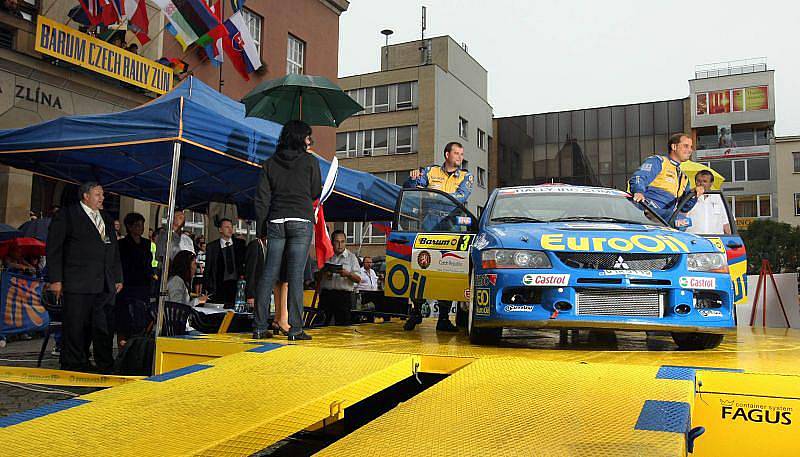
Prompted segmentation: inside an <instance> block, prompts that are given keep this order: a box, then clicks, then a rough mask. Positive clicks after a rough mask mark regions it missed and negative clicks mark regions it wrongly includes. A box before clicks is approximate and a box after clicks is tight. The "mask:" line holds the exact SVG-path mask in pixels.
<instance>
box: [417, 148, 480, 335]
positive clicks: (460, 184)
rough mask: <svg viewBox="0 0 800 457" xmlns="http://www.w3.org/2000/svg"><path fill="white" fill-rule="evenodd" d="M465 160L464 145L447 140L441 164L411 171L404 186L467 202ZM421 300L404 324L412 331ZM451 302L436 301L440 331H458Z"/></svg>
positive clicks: (419, 319) (468, 189)
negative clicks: (431, 191)
mask: <svg viewBox="0 0 800 457" xmlns="http://www.w3.org/2000/svg"><path fill="white" fill-rule="evenodd" d="M463 162H464V146H462V145H461V143H458V142H456V141H451V142H449V143H447V145H445V147H444V163H443V164H442V165H431V166H429V167H425V168H420V169H418V170H411V173H409V179H408V180H407V181H406V182H405V183H404V184H403V187H405V188H415V187H423V188H427V189H435V190H440V191H442V192H445V193H448V194H450V195H452V196H453V198H455V199H456V200H458V202H459V203H461V204H464V205H466V204H467V199H469V196H470V194H471V193H472V187H473V185H474V178H473V176H472V174H471V173H470V172H469V171H467V170H462V169H461V164H462V163H463ZM420 305H421V303H419V302H415V301H414V300H412V302H411V309H410V311H409V313H408V319H406V323H405V325H404V326H403V328H404V329H405V330H413V329H414V327H416V326H417V324H421V323H422V313H421V311H420ZM451 306H452V302H449V301H440V302H439V321H438V322H437V323H436V330H437V331H442V332H457V331H458V327H456V326H455V325H453V323H452V322H450V316H449V311H450V307H451Z"/></svg>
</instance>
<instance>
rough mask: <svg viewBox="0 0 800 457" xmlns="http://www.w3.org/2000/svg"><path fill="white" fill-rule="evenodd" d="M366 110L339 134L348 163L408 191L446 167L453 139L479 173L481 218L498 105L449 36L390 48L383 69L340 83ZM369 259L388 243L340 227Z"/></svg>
mask: <svg viewBox="0 0 800 457" xmlns="http://www.w3.org/2000/svg"><path fill="white" fill-rule="evenodd" d="M339 84H340V85H341V87H342V89H344V90H346V91H347V92H348V94H350V96H351V97H353V99H355V100H356V101H358V102H359V103H360V104H361V105H362V106H363V107H364V111H362V112H360V113H358V114H357V115H354V116H353V117H351V118H349V119H347V120H346V121H345V122H343V123H342V125H341V126H340V127H339V129H338V130H337V134H336V155H337V157H339V159H340V163H341V165H343V166H345V167H348V168H354V169H357V170H362V171H367V172H369V173H372V174H374V175H376V176H378V177H381V178H383V179H385V180H387V181H389V182H392V183H395V184H398V185H402V184H403V183H404V182H405V181H406V180H407V179H408V174H409V172H410V171H411V170H413V169H417V168H420V167H425V166H428V165H432V164H441V163H443V161H444V147H445V145H446V144H447V143H449V142H451V141H457V142H459V143H461V144H462V145H463V146H464V165H463V168H465V169H467V170H469V171H470V172H471V173H472V174H473V175H474V189H473V193H472V195H471V197H470V199H469V204H468V206H469V208H470V210H471V211H472V212H473V213H475V214H476V215H478V214H479V213H480V212H481V211H482V209H483V206H484V204H485V202H486V199H487V197H488V190H489V184H488V183H489V179H490V176H489V162H488V156H489V148H490V144H491V142H492V137H493V130H492V107H491V106H490V105H489V102H488V100H487V72H486V70H485V69H484V68H483V67H482V66H481V65H480V64H479V63H478V62H477V61H476V60H475V59H474V58H473V57H472V56H470V55H469V54H468V53H467V51H466V50H465V49H464V48H462V47H461V46H460V45H459V44H458V43H456V42H455V41H454V40H453V39H452V38H450V37H449V36H442V37H436V38H431V39H426V40H424V41H412V42H408V43H400V44H394V45H390V46H385V47H383V48H382V49H381V71H378V72H374V73H367V74H361V75H353V76H347V77H343V78H340V79H339ZM335 228H341V229H343V230H344V231H345V233H346V234H347V236H348V242H349V243H351V244H355V245H360V246H362V249H361V252H362V254H367V253H368V254H372V255H376V254H382V253H383V251H384V246H383V245H384V243H385V238H384V236H383V234H382V233H381V232H379V231H377V230H374V229H373V227H372V226H371V224H369V223H360V222H356V223H346V224H345V223H342V224H335Z"/></svg>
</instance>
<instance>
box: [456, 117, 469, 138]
mask: <svg viewBox="0 0 800 457" xmlns="http://www.w3.org/2000/svg"><path fill="white" fill-rule="evenodd" d="M468 132H469V122H468V121H467V120H466V119H464V118H463V117H459V118H458V136H460V137H461V138H464V139H465V140H466V139H467V138H468V136H467V135H468Z"/></svg>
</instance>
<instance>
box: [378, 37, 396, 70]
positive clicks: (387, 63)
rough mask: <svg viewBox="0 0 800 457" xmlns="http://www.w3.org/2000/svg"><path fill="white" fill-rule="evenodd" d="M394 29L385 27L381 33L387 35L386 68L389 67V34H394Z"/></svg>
mask: <svg viewBox="0 0 800 457" xmlns="http://www.w3.org/2000/svg"><path fill="white" fill-rule="evenodd" d="M393 33H394V30H392V29H383V30H381V34H383V36H385V37H386V69H388V68H389V35H391V34H393Z"/></svg>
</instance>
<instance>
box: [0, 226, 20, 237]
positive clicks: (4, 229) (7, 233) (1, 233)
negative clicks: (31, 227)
mask: <svg viewBox="0 0 800 457" xmlns="http://www.w3.org/2000/svg"><path fill="white" fill-rule="evenodd" d="M21 236H22V232H20V231H19V230H17V229H15V228H14V227H12V226H10V225H8V224H0V241H6V240H12V239H14V238H19V237H21Z"/></svg>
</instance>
